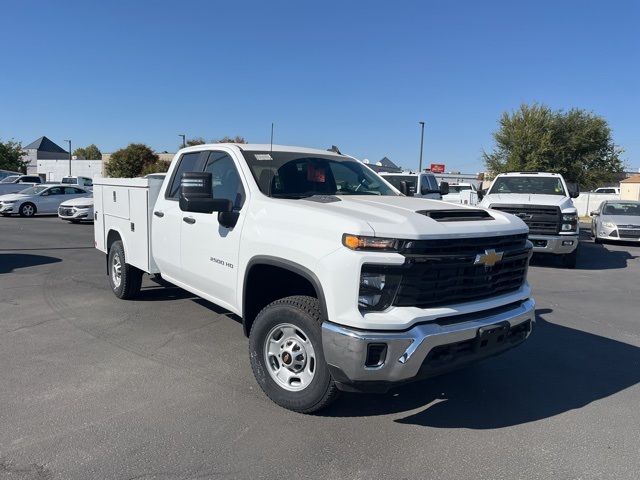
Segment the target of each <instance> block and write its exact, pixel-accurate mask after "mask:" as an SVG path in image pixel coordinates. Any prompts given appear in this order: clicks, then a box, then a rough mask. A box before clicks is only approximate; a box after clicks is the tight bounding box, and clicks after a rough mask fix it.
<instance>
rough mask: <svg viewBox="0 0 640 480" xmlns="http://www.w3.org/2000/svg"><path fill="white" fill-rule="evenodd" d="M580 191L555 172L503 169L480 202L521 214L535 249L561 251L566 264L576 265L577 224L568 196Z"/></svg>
mask: <svg viewBox="0 0 640 480" xmlns="http://www.w3.org/2000/svg"><path fill="white" fill-rule="evenodd" d="M579 194H580V191H579V188H578V186H577V185H576V186H575V188H574V189H569V187H568V186H567V183H566V182H565V180H564V178H562V175H560V174H558V173H544V172H512V173H502V174H500V175H498V176H497V177H496V179H495V180H494V181H493V183H492V184H491V188H490V189H489V191H488V192H487V193H486V195H485V196H484V197H483V199H482V201H481V202H480V206H482V207H485V208H491V209H495V210H500V211H502V212H507V213H511V214H513V215H516V216H517V217H520V218H521V219H522V220H523V221H524V222H525V223H526V224H527V225H528V227H529V240H531V243H533V251H534V252H535V253H551V254H555V255H560V256H561V258H562V263H563V265H564V266H565V267H567V268H575V267H576V261H577V258H578V244H579V240H578V239H579V235H580V232H579V228H580V225H579V221H578V210H577V209H576V207H575V206H574V205H573V202H572V201H571V199H572V198H576V197H577V196H578V195H579Z"/></svg>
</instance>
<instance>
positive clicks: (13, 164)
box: [0, 140, 29, 173]
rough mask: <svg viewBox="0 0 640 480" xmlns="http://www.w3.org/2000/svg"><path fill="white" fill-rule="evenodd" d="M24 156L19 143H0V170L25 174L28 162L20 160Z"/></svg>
mask: <svg viewBox="0 0 640 480" xmlns="http://www.w3.org/2000/svg"><path fill="white" fill-rule="evenodd" d="M25 155H26V154H25V152H24V151H23V150H22V144H21V143H20V142H14V141H13V140H7V141H6V142H2V141H0V169H2V170H11V171H13V172H22V173H27V164H28V163H29V162H27V161H25V160H22V157H24V156H25Z"/></svg>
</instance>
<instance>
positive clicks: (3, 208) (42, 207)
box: [0, 184, 92, 217]
mask: <svg viewBox="0 0 640 480" xmlns="http://www.w3.org/2000/svg"><path fill="white" fill-rule="evenodd" d="M91 195H92V193H91V191H89V190H87V189H85V188H83V187H76V186H69V185H47V184H43V185H36V186H34V187H31V188H27V189H25V190H21V191H20V192H18V193H12V194H9V195H2V196H0V215H14V214H18V215H20V216H21V217H32V216H34V215H35V214H37V213H58V207H59V206H60V204H61V203H62V202H64V201H65V200H71V199H72V198H78V197H90V196H91Z"/></svg>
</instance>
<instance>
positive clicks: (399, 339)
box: [94, 144, 535, 412]
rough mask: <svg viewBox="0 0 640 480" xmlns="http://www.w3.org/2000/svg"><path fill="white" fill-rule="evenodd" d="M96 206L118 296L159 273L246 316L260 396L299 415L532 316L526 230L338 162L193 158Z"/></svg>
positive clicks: (218, 151)
mask: <svg viewBox="0 0 640 480" xmlns="http://www.w3.org/2000/svg"><path fill="white" fill-rule="evenodd" d="M94 208H95V222H94V228H95V245H96V247H97V248H98V249H99V250H101V251H102V252H104V253H105V255H106V256H105V259H106V267H107V274H108V278H109V283H110V286H111V288H112V290H113V292H114V293H115V295H116V296H118V297H119V298H122V299H130V298H135V297H136V296H137V295H138V294H139V293H140V288H141V281H142V276H143V274H144V273H150V274H159V275H161V276H162V278H163V279H164V280H166V281H168V282H170V283H172V284H174V285H177V286H178V287H181V288H184V289H185V290H188V291H189V292H191V293H193V294H195V295H198V296H200V297H202V298H204V299H207V300H209V301H211V302H213V303H215V304H217V305H219V306H221V307H223V308H226V309H228V310H229V311H231V312H233V313H235V314H237V315H239V316H240V317H241V318H242V323H243V327H244V332H245V334H246V335H247V336H248V337H249V352H250V355H249V359H250V363H251V366H252V369H253V372H254V375H255V378H256V380H257V382H258V384H259V385H260V387H261V388H262V390H263V391H264V392H265V393H266V394H267V395H268V396H269V397H270V398H271V399H272V400H273V401H274V402H276V403H277V404H279V405H281V406H283V407H285V408H288V409H291V410H295V411H299V412H312V411H315V410H318V409H320V408H323V407H324V406H326V405H328V404H329V403H330V402H331V401H332V400H333V399H334V398H336V395H337V394H338V392H339V391H340V390H349V391H386V390H387V389H389V388H390V387H392V386H393V385H396V384H399V383H403V382H407V381H411V380H417V379H420V378H425V377H428V376H433V375H437V374H440V373H442V372H446V371H449V370H451V369H454V368H458V367H461V366H463V365H466V364H468V363H470V362H475V361H477V360H480V359H483V358H486V357H488V356H492V355H495V354H497V353H500V352H503V351H505V350H508V349H510V348H512V347H514V346H516V345H518V344H520V343H521V342H523V341H524V340H525V339H526V338H527V337H528V336H529V334H530V332H531V329H532V326H533V322H534V319H535V314H534V305H535V303H534V301H533V299H532V298H531V290H530V287H529V285H528V283H527V279H526V276H527V269H528V263H529V258H530V255H531V248H532V247H531V243H530V242H529V241H528V240H527V227H526V225H525V224H524V223H523V222H522V221H521V220H519V219H518V218H516V217H514V216H512V215H508V214H505V213H501V212H498V211H492V212H488V211H486V210H482V209H478V208H469V207H464V206H461V205H450V204H446V203H444V202H440V201H432V200H425V199H421V198H407V197H405V196H402V195H399V194H398V192H397V191H396V190H394V189H393V188H392V187H391V186H390V185H389V184H388V183H386V182H385V181H384V180H383V179H382V178H381V177H380V176H378V175H377V174H375V173H374V172H373V171H371V170H370V169H369V168H367V167H366V166H365V165H363V164H362V163H360V162H359V161H357V160H355V159H353V158H351V157H348V156H344V155H340V154H338V153H333V152H328V151H324V150H315V149H306V148H298V147H284V146H277V145H273V146H271V145H238V144H212V145H199V146H195V147H189V148H186V149H183V150H181V151H179V152H178V153H177V154H176V156H175V157H174V159H173V161H172V163H171V166H170V167H169V171H168V172H167V175H166V177H165V178H164V179H162V178H154V177H150V178H134V179H112V178H100V179H95V180H94ZM238 361H241V360H238Z"/></svg>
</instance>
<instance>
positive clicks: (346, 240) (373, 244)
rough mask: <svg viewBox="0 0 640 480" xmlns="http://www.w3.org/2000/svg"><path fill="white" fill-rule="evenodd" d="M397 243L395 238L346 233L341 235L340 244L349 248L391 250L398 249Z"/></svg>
mask: <svg viewBox="0 0 640 480" xmlns="http://www.w3.org/2000/svg"><path fill="white" fill-rule="evenodd" d="M398 243H399V242H398V240H396V239H395V238H379V237H365V236H362V235H350V234H348V233H345V234H344V235H342V244H343V245H344V246H345V247H347V248H350V249H351V250H368V251H386V252H393V251H396V250H397V249H398Z"/></svg>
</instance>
